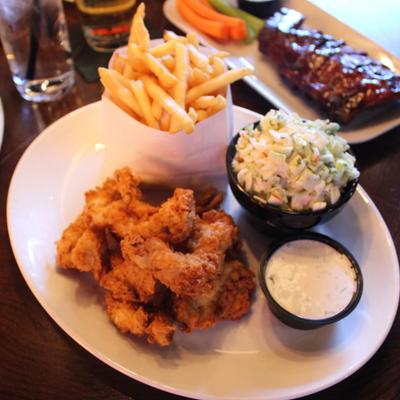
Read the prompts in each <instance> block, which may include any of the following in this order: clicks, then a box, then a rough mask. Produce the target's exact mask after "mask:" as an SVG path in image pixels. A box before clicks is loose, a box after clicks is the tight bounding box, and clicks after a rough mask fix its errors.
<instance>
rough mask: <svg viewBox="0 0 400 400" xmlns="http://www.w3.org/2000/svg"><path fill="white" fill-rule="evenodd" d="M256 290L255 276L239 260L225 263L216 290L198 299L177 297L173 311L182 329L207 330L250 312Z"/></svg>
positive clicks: (216, 283) (189, 330) (187, 330)
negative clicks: (221, 322)
mask: <svg viewBox="0 0 400 400" xmlns="http://www.w3.org/2000/svg"><path fill="white" fill-rule="evenodd" d="M254 289H255V281H254V274H253V272H252V271H250V270H249V269H248V268H246V267H245V266H244V265H243V264H242V263H241V262H240V261H238V260H233V261H226V262H225V263H224V266H223V271H222V273H221V274H220V276H219V277H218V278H217V280H216V282H215V285H214V290H213V291H212V292H210V293H207V294H205V295H203V296H198V297H196V298H194V297H190V296H176V297H175V299H174V304H173V309H174V313H175V318H176V320H177V321H178V322H179V323H180V325H181V329H182V330H184V331H186V332H191V331H192V330H193V329H207V328H210V327H212V326H214V325H215V324H216V323H217V322H218V321H221V320H227V319H229V320H237V319H240V318H242V317H243V316H244V315H245V314H246V313H247V312H248V310H249V308H250V304H251V297H252V293H253V291H254Z"/></svg>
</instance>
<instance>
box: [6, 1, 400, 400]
mask: <svg viewBox="0 0 400 400" xmlns="http://www.w3.org/2000/svg"><path fill="white" fill-rule="evenodd" d="M388 2H389V3H390V4H393V5H394V2H392V1H390V0H388ZM146 3H147V18H148V20H149V21H151V23H152V25H154V26H155V27H157V29H159V30H160V31H162V30H163V29H166V28H167V29H172V28H174V27H173V26H172V25H170V24H169V23H168V21H167V20H166V18H165V17H164V15H163V13H162V12H161V6H162V3H163V1H162V0H151V1H150V0H149V1H146ZM356 3H357V4H359V5H360V4H362V3H363V2H356ZM370 3H371V1H370ZM372 3H373V2H372ZM65 10H66V14H67V20H68V24H69V28H70V29H72V28H74V27H77V26H79V19H78V16H77V12H76V9H75V5H74V4H70V3H65ZM387 12H388V13H389V14H390V13H393V12H394V11H393V10H387ZM394 14H395V15H396V14H397V16H398V15H400V10H399V9H398V8H397V13H396V12H394ZM389 19H390V18H389ZM392 19H393V18H392ZM392 19H391V20H392ZM379 23H380V24H381V25H382V27H383V28H382V29H384V25H385V21H382V20H378V21H377V20H376V19H372V25H373V28H371V33H373V31H374V32H375V31H377V29H376V24H379ZM364 25H365V26H364V27H365V29H366V30H365V31H364V32H363V33H364V34H368V24H364ZM393 26H394V25H393ZM396 28H397V32H395V31H391V30H389V31H387V35H392V36H393V39H392V43H393V45H394V43H395V42H396V45H398V43H397V41H398V39H399V37H400V30H399V25H398V24H397V25H396ZM379 32H381V31H379ZM379 34H380V33H379ZM385 38H386V39H387V37H386V36H385ZM386 39H385V40H386ZM388 43H389V45H390V39H389V40H388ZM388 50H390V49H388ZM232 91H233V99H234V102H235V104H237V105H240V106H243V107H246V108H249V109H251V110H254V111H256V112H259V113H265V112H266V111H267V110H268V109H270V108H271V107H272V106H271V104H269V103H268V102H267V101H266V100H265V99H264V98H262V97H260V96H259V95H257V94H256V93H255V92H254V91H253V90H252V89H250V88H249V87H248V86H247V85H246V84H244V83H243V82H237V83H235V84H234V85H233V86H232ZM101 93H102V88H101V85H100V84H99V82H98V81H96V82H93V83H87V82H86V81H85V80H84V79H83V78H82V76H81V75H80V74H79V73H77V74H76V85H75V87H74V88H73V90H72V91H71V92H70V93H69V94H67V95H66V97H65V98H63V99H62V100H61V101H58V102H55V103H48V104H40V105H37V104H31V103H29V102H27V101H25V100H23V99H22V98H21V97H20V96H19V95H18V93H17V91H16V89H15V87H14V85H13V83H12V81H11V77H10V72H9V69H8V65H7V61H6V58H5V56H4V52H3V50H2V49H1V50H0V97H1V99H2V102H3V107H4V115H5V130H4V140H3V145H2V148H1V152H0V202H1V213H0V399H10V400H11V399H75V398H76V399H96V400H99V399H108V400H110V399H113V400H117V399H118V400H119V399H120V400H123V399H171V400H172V399H179V398H182V397H179V396H175V395H172V394H169V393H164V392H161V391H159V390H157V389H154V388H152V387H150V386H147V385H145V384H142V383H140V382H138V381H135V380H134V379H131V378H129V377H127V376H125V375H123V374H121V373H119V372H117V371H116V370H114V369H113V368H111V367H109V366H108V365H106V364H104V363H103V362H101V361H100V360H98V359H97V358H95V357H94V356H92V355H91V354H90V353H89V352H87V351H86V350H85V349H83V348H82V347H80V346H79V345H78V344H77V343H76V342H75V341H74V340H73V339H71V338H70V337H69V336H68V335H67V334H66V333H65V332H64V331H63V330H62V329H61V328H60V327H59V326H58V325H57V324H56V323H55V322H54V321H53V320H52V319H51V318H50V316H49V315H48V314H47V313H46V311H45V310H44V309H43V308H42V307H41V305H40V304H39V303H38V301H37V300H36V298H35V297H34V295H33V294H32V293H31V291H30V289H29V288H28V286H27V284H26V283H25V281H24V279H23V277H22V275H21V273H20V270H19V268H18V266H17V263H16V261H15V258H14V255H13V252H12V249H11V246H10V242H9V237H8V231H7V221H6V199H7V191H8V187H9V184H10V180H11V177H12V175H13V172H14V169H15V167H16V164H17V162H18V160H19V159H20V157H21V155H22V154H23V152H24V151H25V150H26V148H27V147H28V146H29V145H30V143H31V142H32V140H33V139H35V138H36V137H37V136H38V135H39V134H40V132H41V131H42V130H43V129H44V128H45V127H46V126H48V125H49V124H51V123H52V122H54V121H55V120H57V119H59V118H60V117H62V116H63V115H66V114H67V113H69V112H71V111H72V110H74V109H76V108H78V107H81V106H84V105H86V104H88V103H91V102H94V101H97V100H99V99H100V96H101ZM353 150H354V152H355V154H356V157H357V159H358V161H359V166H360V169H361V185H362V186H363V188H364V189H365V190H366V191H367V193H368V194H369V196H370V197H371V198H372V200H373V202H374V203H375V204H376V206H377V207H378V209H379V211H380V213H381V214H382V216H383V218H384V220H385V221H386V224H387V226H388V228H389V231H390V233H391V235H392V237H393V241H394V243H395V246H396V250H397V253H398V254H399V251H400V215H399V211H400V178H399V176H400V127H397V128H396V129H393V130H392V131H390V132H388V133H386V134H384V135H382V136H380V137H378V138H376V139H374V140H372V141H370V142H367V143H364V144H359V145H355V146H353ZM38 190H40V187H38ZM28 195H29V194H28ZM377 268H379V265H377ZM266 373H268V371H266ZM399 398H400V321H399V318H398V316H397V317H396V319H395V321H394V324H393V327H392V329H391V331H390V333H389V335H388V337H387V339H386V340H385V342H384V343H383V345H382V346H381V348H380V349H379V350H378V351H377V353H376V354H375V355H374V356H373V357H372V358H371V359H370V361H368V362H367V363H366V364H365V365H364V366H363V367H362V368H361V369H360V370H358V371H357V372H355V373H354V374H353V375H351V376H350V377H349V378H347V379H346V380H344V381H343V382H341V383H338V384H336V385H335V386H333V387H331V388H329V389H326V390H324V391H323V392H320V393H318V394H315V395H312V396H309V397H308V399H363V400H375V399H399Z"/></svg>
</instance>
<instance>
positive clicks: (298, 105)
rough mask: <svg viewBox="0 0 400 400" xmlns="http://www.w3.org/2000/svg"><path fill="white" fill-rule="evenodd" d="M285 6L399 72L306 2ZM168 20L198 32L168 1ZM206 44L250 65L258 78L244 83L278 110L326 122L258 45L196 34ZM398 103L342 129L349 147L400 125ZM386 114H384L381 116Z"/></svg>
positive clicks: (233, 63) (291, 0) (377, 50)
mask: <svg viewBox="0 0 400 400" xmlns="http://www.w3.org/2000/svg"><path fill="white" fill-rule="evenodd" d="M285 6H287V7H291V8H294V9H296V10H297V11H300V12H301V13H302V14H304V15H305V17H306V19H305V24H304V25H307V26H309V27H312V28H316V29H320V30H321V31H323V32H324V33H329V34H331V35H333V36H335V37H336V38H338V39H339V38H340V39H344V40H346V42H347V43H348V44H349V45H351V46H353V47H354V48H356V49H360V50H364V51H366V52H368V53H369V55H371V56H372V57H374V58H376V59H378V60H380V61H381V62H383V63H384V64H386V65H387V66H389V67H390V68H392V69H395V70H397V71H399V72H400V60H399V59H397V58H396V57H395V56H393V55H391V54H390V53H388V52H387V51H385V50H384V49H383V48H382V47H380V46H378V45H377V44H375V43H374V42H372V41H370V40H369V39H367V38H366V37H364V36H362V35H361V34H359V33H358V32H356V31H354V30H352V29H351V28H350V27H348V26H347V25H345V24H343V23H341V22H340V21H338V20H337V19H335V18H334V17H332V16H331V15H329V14H327V13H325V12H324V11H323V10H321V9H320V8H318V7H316V6H315V5H313V4H311V3H309V2H308V1H305V0H287V1H285ZM164 14H165V16H166V17H167V18H168V19H169V20H170V21H171V22H172V23H173V24H174V25H176V26H177V27H178V28H179V29H181V30H182V31H184V32H188V31H195V29H194V28H193V27H192V26H191V25H189V24H188V23H187V22H186V21H185V20H184V19H183V18H182V17H181V15H180V14H179V12H178V10H177V8H176V0H167V1H166V2H165V3H164ZM197 33H198V34H199V35H200V36H201V37H202V38H203V40H202V41H203V43H204V44H206V45H208V46H212V47H215V48H218V49H219V50H226V51H228V52H229V53H230V54H231V55H232V57H230V58H228V59H227V62H228V65H229V66H230V67H240V66H243V65H246V64H247V65H248V64H249V63H250V64H251V65H252V66H254V68H255V75H254V76H249V77H245V78H244V80H245V81H246V83H248V84H249V85H250V86H251V87H252V88H253V89H255V90H256V91H257V92H258V93H259V94H261V95H262V96H264V97H265V98H266V99H267V100H269V101H270V102H271V103H272V104H274V105H275V106H276V107H278V108H281V109H284V110H289V111H294V112H296V113H298V114H299V115H301V116H302V117H305V118H308V119H316V118H321V117H322V118H326V115H324V114H322V113H320V112H319V111H318V109H317V106H316V105H315V104H314V103H312V102H310V101H309V100H307V99H306V98H305V97H304V96H302V95H299V92H298V91H297V92H295V91H293V90H291V88H290V87H289V86H288V85H287V84H285V82H283V80H282V78H281V77H280V76H279V72H278V70H277V68H276V67H275V66H274V64H272V63H271V62H270V60H269V59H268V58H267V57H265V56H264V55H263V54H262V53H261V52H259V50H258V43H257V41H255V42H254V43H252V44H251V45H244V44H240V43H239V44H236V43H228V44H221V43H218V42H216V41H214V40H212V39H210V38H209V37H206V36H204V35H202V34H201V33H199V32H197ZM399 104H400V103H399V102H397V103H396V104H394V105H391V106H390V107H386V109H385V110H384V111H383V110H376V111H374V112H368V113H365V114H364V115H360V116H358V117H357V118H356V119H355V120H354V122H353V123H351V124H349V125H348V126H346V127H343V130H342V131H343V137H345V138H346V140H347V141H348V142H350V143H361V142H366V141H368V140H371V139H373V138H375V137H377V136H379V135H381V134H383V133H385V132H387V131H388V130H390V129H392V128H394V127H396V126H397V125H399V124H400V107H399ZM382 111H383V112H382Z"/></svg>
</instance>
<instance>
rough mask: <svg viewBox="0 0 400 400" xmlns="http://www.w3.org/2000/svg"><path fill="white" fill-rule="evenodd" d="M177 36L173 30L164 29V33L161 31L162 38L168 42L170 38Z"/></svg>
mask: <svg viewBox="0 0 400 400" xmlns="http://www.w3.org/2000/svg"><path fill="white" fill-rule="evenodd" d="M178 37H179V36H178V35H177V34H176V33H175V32H173V31H168V30H165V31H164V33H163V39H164V40H165V41H166V42H169V41H170V40H173V39H176V38H178Z"/></svg>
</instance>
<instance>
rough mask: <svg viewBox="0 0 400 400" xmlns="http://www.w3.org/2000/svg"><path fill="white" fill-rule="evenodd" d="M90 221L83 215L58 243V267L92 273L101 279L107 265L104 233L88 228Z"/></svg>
mask: <svg viewBox="0 0 400 400" xmlns="http://www.w3.org/2000/svg"><path fill="white" fill-rule="evenodd" d="M88 225H89V224H88V220H87V218H86V216H85V215H83V214H81V215H80V216H79V217H78V219H77V220H76V221H75V222H74V223H73V224H71V225H70V226H69V227H68V228H67V229H66V230H65V231H64V233H63V235H62V237H61V239H60V240H59V241H58V242H57V265H58V266H59V267H61V268H68V269H77V270H78V271H81V272H91V273H92V274H93V276H94V277H95V279H97V280H98V279H100V277H101V275H102V273H103V270H104V269H105V265H106V264H107V262H106V261H107V246H106V241H105V237H104V231H102V230H100V229H97V228H85V227H87V226H88Z"/></svg>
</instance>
